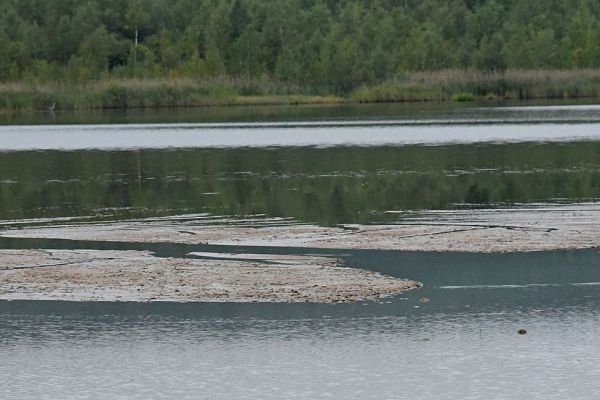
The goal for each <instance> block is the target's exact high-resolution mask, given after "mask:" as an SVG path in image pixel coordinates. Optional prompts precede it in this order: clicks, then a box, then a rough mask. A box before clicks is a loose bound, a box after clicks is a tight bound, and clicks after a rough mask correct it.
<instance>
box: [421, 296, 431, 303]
mask: <svg viewBox="0 0 600 400" xmlns="http://www.w3.org/2000/svg"><path fill="white" fill-rule="evenodd" d="M419 301H420V302H421V303H429V299H428V298H427V297H422V298H420V299H419Z"/></svg>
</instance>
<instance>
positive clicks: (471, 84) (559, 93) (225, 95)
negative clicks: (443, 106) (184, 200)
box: [0, 69, 600, 111]
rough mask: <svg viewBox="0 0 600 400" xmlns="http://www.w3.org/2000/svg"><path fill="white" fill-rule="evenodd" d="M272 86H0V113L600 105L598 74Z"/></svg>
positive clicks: (428, 75) (266, 82) (521, 73)
mask: <svg viewBox="0 0 600 400" xmlns="http://www.w3.org/2000/svg"><path fill="white" fill-rule="evenodd" d="M311 93H314V92H312V91H310V90H305V89H303V88H301V87H298V86H290V85H288V84H286V83H284V82H280V81H277V80H274V79H267V78H263V79H241V78H237V79H231V78H212V79H205V80H194V79H187V78H171V79H168V78H163V79H158V78H157V79H107V80H102V81H95V82H91V83H86V84H65V83H54V84H36V83H6V84H0V110H4V111H21V110H45V109H48V108H49V107H51V105H52V104H56V108H57V109H102V108H123V109H126V108H153V107H182V106H186V107H193V106H222V105H252V104H315V103H316V104H321V103H341V102H365V103H368V102H411V101H447V100H452V101H457V102H463V101H476V100H477V101H496V100H502V99H565V98H584V97H588V98H593V97H599V98H600V69H579V70H571V71H563V70H507V71H504V72H480V71H476V70H443V71H435V72H415V73H411V74H405V75H401V76H398V77H396V78H394V79H390V80H386V81H384V82H382V83H379V84H376V85H371V86H368V85H365V86H361V87H359V88H358V89H356V90H354V91H352V92H350V93H349V94H348V95H346V96H335V95H333V94H329V93H322V94H319V95H314V94H311Z"/></svg>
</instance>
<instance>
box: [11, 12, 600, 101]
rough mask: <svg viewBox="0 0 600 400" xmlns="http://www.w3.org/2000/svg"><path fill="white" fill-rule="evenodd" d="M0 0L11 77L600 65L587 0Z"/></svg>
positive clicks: (599, 43)
mask: <svg viewBox="0 0 600 400" xmlns="http://www.w3.org/2000/svg"><path fill="white" fill-rule="evenodd" d="M0 10H1V12H0V82H14V81H20V80H26V81H28V82H34V83H44V82H57V81H61V82H63V83H64V82H80V83H84V82H88V81H92V80H100V79H107V78H158V77H179V78H182V77H188V78H194V79H199V78H207V77H212V78H215V77H228V78H229V79H241V78H243V79H245V80H248V81H252V80H257V79H260V80H264V79H265V78H267V79H271V80H274V81H277V82H282V83H285V84H286V85H288V87H289V88H295V89H300V92H302V94H332V93H334V94H341V95H347V94H349V93H352V92H356V91H357V90H362V89H359V88H365V87H376V86H377V85H380V84H382V82H390V81H397V80H398V77H401V76H404V75H405V74H407V73H411V72H413V73H414V72H421V71H438V70H456V69H477V70H479V71H484V72H489V73H496V72H501V71H504V70H518V69H532V70H536V69H548V70H550V69H572V68H600V24H598V22H597V21H598V20H599V19H600V7H598V5H597V4H596V3H595V2H593V1H590V0H569V1H567V0H519V1H517V0H507V1H500V0H478V1H473V0H424V1H412V0H411V1H389V0H372V1H364V0H342V1H330V0H302V1H300V0H280V1H267V0H219V1H216V0H197V1H192V0H172V1H167V0H81V1H76V2H74V1H72V0H48V1H39V0H20V1H14V0H0ZM386 85H387V84H386ZM374 90H377V91H380V92H384V93H382V95H381V96H378V97H381V98H384V99H388V98H389V99H393V98H405V97H410V96H411V94H407V93H406V91H407V90H408V89H403V90H402V91H400V92H398V91H397V90H387V89H385V88H383V87H379V88H377V89H374ZM408 91H409V92H410V90H408ZM487 94H488V93H483V94H481V93H479V92H478V93H477V95H487ZM443 95H444V96H446V97H447V95H448V94H447V93H443Z"/></svg>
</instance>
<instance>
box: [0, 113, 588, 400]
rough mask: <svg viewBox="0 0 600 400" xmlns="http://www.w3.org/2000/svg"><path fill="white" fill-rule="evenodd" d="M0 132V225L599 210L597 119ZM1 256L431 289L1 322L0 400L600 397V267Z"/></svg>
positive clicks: (23, 121) (404, 256) (81, 310)
mask: <svg viewBox="0 0 600 400" xmlns="http://www.w3.org/2000/svg"><path fill="white" fill-rule="evenodd" d="M1 118H2V121H1V122H0V123H3V124H5V126H0V221H1V220H8V219H22V218H40V217H50V218H54V217H73V216H75V217H77V216H91V217H92V218H97V219H115V218H131V217H146V216H154V215H174V214H184V213H198V212H203V213H209V214H215V215H249V214H264V215H266V216H267V217H290V218H293V219H294V220H299V221H307V222H316V223H319V224H323V225H331V224H337V223H352V222H354V223H377V222H390V221H395V220H398V219H401V218H402V214H401V213H397V211H402V210H421V209H447V208H464V207H484V208H491V207H497V206H506V205H515V204H523V203H532V202H580V201H593V200H597V199H598V198H600V107H598V106H596V105H589V104H582V105H570V106H564V105H561V104H557V105H551V106H548V105H538V104H530V105H528V106H527V107H522V106H519V107H515V106H514V105H511V104H506V105H501V106H498V107H477V106H473V105H467V106H465V105H436V104H431V105H418V106H414V105H377V106H343V107H291V108H288V107H275V108H264V107H263V108H256V107H242V108H231V109H228V108H224V109H201V110H162V111H150V112H144V111H130V112H126V113H109V112H105V113H83V114H82V113H75V114H68V113H57V114H52V115H51V114H47V113H44V114H39V115H34V116H31V115H24V116H7V115H4V116H2V117H1ZM390 211H394V212H393V213H390ZM0 248H97V249H130V248H132V249H142V250H143V249H148V250H151V251H155V252H156V255H157V256H185V255H186V254H188V253H189V252H192V251H213V252H214V251H225V252H230V251H251V252H253V253H256V252H267V253H274V252H278V253H282V252H283V253H311V254H314V253H320V254H334V255H337V256H339V257H341V258H342V259H343V260H345V262H346V264H347V265H348V266H350V267H363V268H369V269H371V270H375V271H379V272H382V273H385V274H390V275H394V276H400V277H407V278H411V279H416V280H420V281H422V282H424V283H425V287H424V288H423V289H421V290H419V291H414V292H409V293H407V294H405V295H401V296H398V297H395V298H391V299H385V300H382V301H380V302H369V303H358V304H344V305H306V304H294V305H287V304H285V305H265V304H246V305H240V304H238V305H234V304H180V305H178V304H168V303H165V304H133V303H127V304H111V303H86V304H76V303H59V302H3V301H0V359H1V360H2V362H1V363H0V399H19V400H20V399H148V398H164V399H232V398H240V399H243V398H253V399H268V398H273V399H282V398H302V399H313V398H348V399H367V398H373V399H398V398H410V399H456V398H462V399H512V398H534V399H564V398H570V399H595V398H598V397H599V396H600V384H598V382H600V368H598V356H597V355H598V354H599V353H600V345H599V343H600V342H599V341H598V337H600V322H599V321H600V320H599V317H600V300H599V299H600V297H599V295H600V270H599V266H600V263H598V260H599V259H600V258H599V256H600V253H598V251H597V250H586V251H575V252H555V253H531V254H511V255H509V254H505V255H468V254H426V253H399V252H383V251H344V252H343V253H339V254H338V253H337V252H335V251H323V250H315V249H285V248H283V249H282V248H280V249H271V248H253V249H244V248H238V247H236V248H229V247H219V246H172V245H167V244H162V245H161V244H155V245H143V244H137V245H136V244H133V245H132V244H125V243H99V242H71V241H59V240H58V241H57V240H16V239H12V240H0ZM422 298H427V299H429V301H428V302H423V301H420V299H422ZM521 328H524V329H527V331H528V334H527V335H518V334H517V330H518V329H521Z"/></svg>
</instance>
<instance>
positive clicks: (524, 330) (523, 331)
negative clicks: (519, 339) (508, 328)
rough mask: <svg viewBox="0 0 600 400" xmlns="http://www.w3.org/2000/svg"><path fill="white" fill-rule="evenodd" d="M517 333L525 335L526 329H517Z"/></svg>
mask: <svg viewBox="0 0 600 400" xmlns="http://www.w3.org/2000/svg"><path fill="white" fill-rule="evenodd" d="M517 333H518V334H519V335H527V329H519V330H518V331H517Z"/></svg>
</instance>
